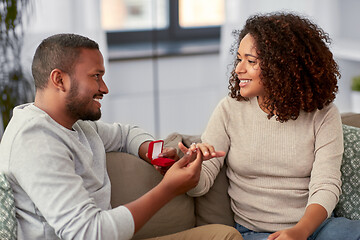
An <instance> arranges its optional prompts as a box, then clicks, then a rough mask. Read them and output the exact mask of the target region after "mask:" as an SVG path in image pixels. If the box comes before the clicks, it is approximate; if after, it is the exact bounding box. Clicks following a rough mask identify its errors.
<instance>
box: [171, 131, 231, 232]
mask: <svg viewBox="0 0 360 240" xmlns="http://www.w3.org/2000/svg"><path fill="white" fill-rule="evenodd" d="M179 142H182V143H183V144H184V145H185V146H186V147H190V145H191V143H193V142H196V143H197V142H201V138H200V136H199V135H184V134H179V133H172V134H170V135H169V136H168V137H167V138H166V139H165V146H166V147H175V148H177V145H178V143H179ZM178 151H179V150H178ZM178 155H179V156H180V157H181V156H183V153H182V152H178ZM228 186H229V180H228V178H227V176H226V164H224V166H223V167H222V169H221V171H220V172H219V174H218V176H217V177H216V179H215V181H214V185H213V186H212V187H211V188H210V190H209V192H208V193H206V194H205V195H203V196H201V197H196V198H195V212H196V226H201V225H206V224H212V223H221V224H225V225H229V226H234V214H233V212H232V210H231V207H230V197H229V195H228V193H227V191H228Z"/></svg>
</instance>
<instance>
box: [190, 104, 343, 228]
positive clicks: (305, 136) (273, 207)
mask: <svg viewBox="0 0 360 240" xmlns="http://www.w3.org/2000/svg"><path fill="white" fill-rule="evenodd" d="M202 141H203V142H207V143H209V144H212V145H213V146H214V147H215V149H217V150H223V151H225V152H226V153H227V155H226V159H227V160H226V161H227V165H228V169H227V176H228V178H229V182H230V185H229V189H228V193H229V195H230V198H231V207H232V210H233V211H234V213H235V221H236V222H237V223H239V224H241V225H243V226H244V227H247V228H249V229H252V230H255V231H262V232H263V231H269V232H273V231H277V230H281V229H285V228H289V227H292V226H293V225H295V224H296V223H297V222H298V221H299V220H300V218H301V217H302V216H303V214H304V211H305V208H306V206H307V205H309V204H313V203H317V204H320V205H321V206H323V207H324V208H325V209H326V210H327V212H328V215H330V214H331V212H332V211H333V209H334V207H335V205H336V203H337V201H338V198H339V194H340V192H341V188H340V186H341V180H340V165H341V160H342V153H343V137H342V126H341V118H340V114H339V112H338V110H337V108H336V107H335V105H334V104H330V105H329V106H326V107H325V108H324V109H322V110H317V111H314V112H311V113H306V112H301V114H300V116H299V118H298V119H297V120H295V121H294V120H289V121H288V122H285V123H280V122H278V121H276V120H275V118H271V119H270V120H269V119H267V114H266V113H265V112H263V111H262V110H261V109H260V107H259V105H258V102H257V98H252V99H250V101H236V100H235V99H233V98H230V97H226V98H224V99H223V100H222V101H221V102H220V103H219V105H218V106H217V107H216V109H215V111H214V113H213V115H212V117H211V118H210V121H209V123H208V126H207V128H206V130H205V132H204V133H203V135H202ZM223 164H224V157H222V158H214V159H212V160H209V161H206V162H204V163H203V170H202V173H201V178H200V182H199V184H198V186H197V187H196V188H194V189H193V190H192V191H190V192H189V195H192V196H200V195H203V194H205V193H206V192H207V191H208V190H209V188H210V187H211V186H212V184H213V182H214V179H215V178H216V176H217V174H218V173H219V171H220V168H221V167H222V166H223Z"/></svg>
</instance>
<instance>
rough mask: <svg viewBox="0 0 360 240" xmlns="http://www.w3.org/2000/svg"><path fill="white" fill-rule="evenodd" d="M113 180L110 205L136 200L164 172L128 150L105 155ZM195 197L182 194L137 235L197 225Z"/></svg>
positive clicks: (151, 186)
mask: <svg viewBox="0 0 360 240" xmlns="http://www.w3.org/2000/svg"><path fill="white" fill-rule="evenodd" d="M106 158H107V159H106V160H107V170H108V174H109V177H110V181H111V205H112V207H117V206H119V205H123V204H126V203H128V202H131V201H134V200H136V199H138V198H139V197H141V196H142V195H144V194H145V193H146V192H148V191H149V190H151V189H152V188H153V187H155V186H156V185H157V184H158V183H159V182H160V181H161V179H162V175H161V174H160V173H158V172H157V171H156V170H155V168H154V167H153V166H152V165H150V164H149V163H147V162H145V161H144V160H142V159H140V158H138V157H136V156H134V155H130V154H127V153H120V152H111V153H107V155H106ZM194 212H195V210H194V200H193V198H191V197H189V196H187V195H186V194H183V195H180V196H178V197H176V198H174V199H173V200H172V201H170V202H169V203H168V204H166V205H165V206H164V207H163V208H161V209H160V210H159V211H158V212H157V213H156V214H155V215H154V216H153V217H152V218H151V219H150V220H149V221H148V222H147V223H146V224H145V225H144V226H143V227H142V228H141V229H140V230H139V231H138V232H137V233H136V234H135V235H134V238H133V239H143V238H150V237H155V236H162V235H167V234H172V233H176V232H179V231H183V230H186V229H190V228H192V227H194V226H195V213H194Z"/></svg>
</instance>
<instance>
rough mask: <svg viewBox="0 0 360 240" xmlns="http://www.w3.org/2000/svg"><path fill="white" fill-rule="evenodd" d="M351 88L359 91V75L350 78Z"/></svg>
mask: <svg viewBox="0 0 360 240" xmlns="http://www.w3.org/2000/svg"><path fill="white" fill-rule="evenodd" d="M351 90H353V91H358V92H360V75H359V76H355V77H353V78H352V84H351Z"/></svg>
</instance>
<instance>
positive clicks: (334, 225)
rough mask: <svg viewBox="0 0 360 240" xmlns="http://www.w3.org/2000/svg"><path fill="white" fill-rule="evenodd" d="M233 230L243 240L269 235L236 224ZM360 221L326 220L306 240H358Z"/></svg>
mask: <svg viewBox="0 0 360 240" xmlns="http://www.w3.org/2000/svg"><path fill="white" fill-rule="evenodd" d="M235 228H236V229H237V230H238V231H239V232H240V233H241V235H242V236H243V238H244V240H266V239H267V238H268V236H269V235H270V234H271V233H267V232H254V231H251V230H249V229H247V228H245V227H243V226H241V225H240V224H238V223H236V224H235ZM359 239H360V220H349V219H347V218H343V217H331V218H328V219H326V220H325V221H324V222H323V223H322V224H321V225H320V226H319V227H318V228H317V229H316V230H315V232H314V233H313V234H312V235H311V236H310V237H308V240H359Z"/></svg>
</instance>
